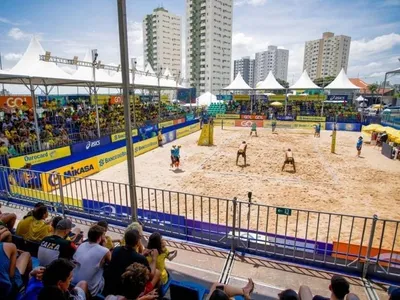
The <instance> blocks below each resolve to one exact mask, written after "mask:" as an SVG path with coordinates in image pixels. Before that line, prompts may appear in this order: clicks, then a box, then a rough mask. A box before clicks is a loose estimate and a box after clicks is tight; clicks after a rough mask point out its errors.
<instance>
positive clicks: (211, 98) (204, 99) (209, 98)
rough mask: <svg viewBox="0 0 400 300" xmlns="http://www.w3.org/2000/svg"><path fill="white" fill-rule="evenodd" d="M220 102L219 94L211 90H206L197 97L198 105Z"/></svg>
mask: <svg viewBox="0 0 400 300" xmlns="http://www.w3.org/2000/svg"><path fill="white" fill-rule="evenodd" d="M219 102H221V101H220V100H217V96H215V95H213V94H211V93H210V92H206V93H204V94H203V95H201V96H199V97H198V98H197V99H196V104H197V106H210V104H211V103H219Z"/></svg>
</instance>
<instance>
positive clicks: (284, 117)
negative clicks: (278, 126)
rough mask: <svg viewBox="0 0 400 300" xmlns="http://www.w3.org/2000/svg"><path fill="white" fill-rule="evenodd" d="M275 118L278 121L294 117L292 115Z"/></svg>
mask: <svg viewBox="0 0 400 300" xmlns="http://www.w3.org/2000/svg"><path fill="white" fill-rule="evenodd" d="M276 119H277V120H278V121H293V120H294V117H293V116H277V117H276Z"/></svg>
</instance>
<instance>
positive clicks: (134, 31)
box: [128, 21, 143, 45]
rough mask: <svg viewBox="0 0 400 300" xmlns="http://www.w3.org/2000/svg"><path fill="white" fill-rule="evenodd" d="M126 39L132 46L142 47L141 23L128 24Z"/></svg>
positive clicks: (130, 22)
mask: <svg viewBox="0 0 400 300" xmlns="http://www.w3.org/2000/svg"><path fill="white" fill-rule="evenodd" d="M128 38H129V40H130V41H131V43H133V45H143V30H142V23H140V22H132V21H129V22H128Z"/></svg>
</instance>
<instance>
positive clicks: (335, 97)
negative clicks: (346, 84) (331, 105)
mask: <svg viewBox="0 0 400 300" xmlns="http://www.w3.org/2000/svg"><path fill="white" fill-rule="evenodd" d="M348 97H349V96H348V95H328V97H327V98H326V100H328V101H347V99H348Z"/></svg>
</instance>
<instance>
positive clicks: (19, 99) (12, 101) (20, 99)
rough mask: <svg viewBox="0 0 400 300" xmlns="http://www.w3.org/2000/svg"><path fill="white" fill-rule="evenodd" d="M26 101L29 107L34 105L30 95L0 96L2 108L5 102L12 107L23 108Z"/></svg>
mask: <svg viewBox="0 0 400 300" xmlns="http://www.w3.org/2000/svg"><path fill="white" fill-rule="evenodd" d="M24 102H26V105H27V106H29V108H32V107H33V101H32V97H30V96H0V107H1V108H3V107H4V104H7V106H8V107H10V108H21V107H22V106H23V103H24Z"/></svg>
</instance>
